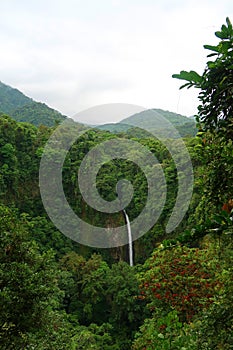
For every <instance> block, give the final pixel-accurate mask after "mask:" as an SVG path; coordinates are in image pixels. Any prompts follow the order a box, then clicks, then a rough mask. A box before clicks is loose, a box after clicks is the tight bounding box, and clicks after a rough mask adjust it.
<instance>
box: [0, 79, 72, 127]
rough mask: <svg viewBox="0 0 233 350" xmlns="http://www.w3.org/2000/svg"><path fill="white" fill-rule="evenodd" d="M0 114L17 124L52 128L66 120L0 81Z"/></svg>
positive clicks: (43, 104)
mask: <svg viewBox="0 0 233 350" xmlns="http://www.w3.org/2000/svg"><path fill="white" fill-rule="evenodd" d="M0 112H2V113H5V114H7V115H9V116H10V117H12V118H13V119H15V120H16V121H18V122H27V123H31V124H33V125H35V126H39V125H41V124H42V125H46V126H49V127H51V126H54V125H56V124H58V123H60V122H62V121H63V120H65V119H66V118H67V116H65V115H63V114H61V113H60V112H59V111H57V110H55V109H53V108H51V107H49V106H47V105H46V104H45V103H42V102H37V101H35V100H33V99H32V98H30V97H28V96H26V95H24V94H23V93H22V92H21V91H20V90H18V89H16V88H13V87H11V86H9V85H6V84H4V83H3V82H1V81H0Z"/></svg>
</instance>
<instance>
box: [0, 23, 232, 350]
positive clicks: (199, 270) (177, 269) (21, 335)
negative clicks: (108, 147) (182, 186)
mask: <svg viewBox="0 0 233 350" xmlns="http://www.w3.org/2000/svg"><path fill="white" fill-rule="evenodd" d="M215 36H216V37H217V38H218V40H219V43H218V45H216V46H212V45H205V46H204V48H205V49H207V50H209V54H208V56H207V58H208V60H207V63H206V67H205V70H204V72H203V73H202V74H198V73H196V72H194V71H190V72H187V71H181V72H180V73H179V74H174V75H173V78H178V79H181V80H184V81H185V83H184V85H183V86H182V87H181V88H183V87H187V88H196V89H198V91H199V101H200V105H199V106H198V115H197V116H196V126H194V125H193V122H191V121H190V120H188V118H185V117H184V116H179V115H176V116H175V114H174V113H171V112H165V111H161V110H160V112H161V113H162V112H163V113H165V115H166V118H168V120H169V117H170V118H171V120H170V122H171V123H173V125H175V126H176V127H177V129H178V130H179V132H180V134H181V136H182V137H183V140H184V143H185V145H186V148H187V150H188V152H189V154H190V158H191V161H192V166H193V172H194V187H193V194H192V199H191V202H190V205H189V208H187V212H186V215H185V217H184V218H183V220H182V222H181V223H180V224H179V226H178V227H177V228H176V229H175V230H173V231H172V232H171V233H166V225H167V222H168V220H169V218H170V216H171V213H172V210H173V207H174V205H175V202H176V198H177V193H178V188H179V183H178V176H177V169H176V164H175V161H174V159H173V157H172V150H173V149H174V150H177V148H178V147H179V140H178V139H176V138H171V137H170V134H166V132H165V131H164V130H163V131H164V133H163V138H164V140H165V139H166V145H169V150H170V151H169V150H168V147H166V146H165V143H164V142H163V141H162V140H158V139H157V138H155V137H154V136H153V130H151V131H152V133H150V132H149V131H148V128H149V126H148V125H146V124H145V123H146V122H145V120H146V119H143V116H141V118H142V119H140V120H141V124H140V126H141V127H134V126H133V123H134V121H133V119H132V118H133V117H131V120H130V127H129V126H128V124H127V122H129V120H128V121H127V120H123V121H122V123H119V124H118V125H112V124H111V125H107V126H104V127H101V128H92V129H89V130H88V131H87V132H85V133H83V135H82V136H80V137H79V139H78V140H77V141H76V142H75V143H74V144H73V146H72V147H71V149H70V150H69V152H68V154H67V156H66V158H65V162H64V165H63V169H62V170H63V174H62V175H63V177H62V178H63V188H64V192H65V194H66V197H67V200H68V202H69V204H70V206H71V207H72V209H73V211H74V212H75V213H76V214H77V215H78V216H79V217H80V218H81V219H82V220H83V221H85V222H87V223H89V224H91V225H95V226H100V227H118V226H121V225H124V223H125V221H124V220H125V219H124V215H123V213H122V212H117V213H114V214H105V213H102V212H100V211H98V210H95V209H93V208H92V207H90V206H88V205H87V203H86V202H85V200H84V199H83V197H82V194H81V193H80V189H79V184H78V178H77V173H78V169H79V167H80V165H81V162H82V160H83V158H84V157H85V155H86V154H87V153H88V152H89V151H90V150H92V149H93V148H94V147H95V146H96V145H98V144H100V143H101V142H104V141H107V140H114V139H117V138H120V139H124V140H133V141H136V142H138V143H139V144H141V145H143V146H145V147H146V148H147V149H149V150H150V152H152V153H153V155H155V157H156V158H157V159H158V161H159V163H160V164H161V167H162V169H163V172H164V175H165V179H166V185H167V196H166V200H165V205H164V207H163V210H162V213H161V215H160V217H159V219H158V220H157V222H156V224H155V225H154V226H153V227H152V228H151V229H150V230H149V231H148V232H147V233H146V234H145V235H143V236H142V237H140V238H139V239H137V240H136V241H134V242H133V252H134V266H130V265H129V253H128V245H125V246H121V247H116V248H109V249H106V248H102V249H101V248H92V247H89V246H85V245H82V244H79V243H77V242H74V241H72V240H71V239H69V238H68V237H66V236H65V235H63V234H62V233H61V232H60V231H59V230H58V229H57V228H56V227H55V226H54V224H53V223H52V221H51V220H50V219H49V217H48V215H47V213H46V211H45V209H44V207H43V203H42V200H41V195H40V188H39V167H40V160H41V157H42V154H43V150H44V147H45V145H46V142H47V141H48V139H49V137H50V136H51V135H52V133H53V131H54V130H55V129H56V128H57V126H58V125H59V123H61V122H62V121H63V120H65V119H66V117H65V116H63V115H61V114H60V113H59V112H57V111H55V110H53V109H51V108H49V107H48V106H46V105H45V104H42V103H37V102H35V101H33V100H32V99H30V98H28V97H26V96H24V95H23V94H22V93H20V92H19V91H18V90H15V89H12V88H10V87H8V86H6V85H4V84H2V83H1V84H0V101H1V103H0V111H1V114H0V201H1V203H0V233H1V242H0V244H1V249H0V263H1V268H0V271H1V275H0V289H1V292H0V296H1V298H0V308H1V313H0V334H1V337H0V349H2V350H21V349H22V350H24V349H29V350H63V349H64V350H65V349H67V350H82V349H83V350H91V349H94V350H168V349H171V350H181V349H182V350H213V349H220V350H221V349H222V350H228V349H233V328H232V324H233V315H232V303H233V300H232V298H233V280H232V258H233V254H232V233H233V220H232V218H233V144H232V138H233V29H232V24H231V22H230V20H229V19H228V18H227V19H226V24H224V25H222V27H221V29H220V30H219V31H217V32H216V33H215ZM157 111H158V110H157ZM139 117H140V116H138V115H136V116H135V118H139ZM129 119H130V118H129ZM70 123H74V122H73V121H72V120H70ZM120 124H121V125H120ZM75 125H76V126H77V125H78V124H77V123H75ZM135 125H138V121H136V120H135ZM78 127H79V129H80V131H85V130H86V126H84V125H81V124H80V125H78ZM144 128H145V129H146V130H147V131H145V130H144ZM132 152H133V151H132ZM131 156H132V157H133V156H134V155H133V154H131ZM55 158H56V154H55V153H52V151H51V159H55ZM180 158H181V159H183V158H184V155H183V158H182V154H180ZM185 162H186V159H184V164H183V165H185ZM122 179H127V180H129V181H130V182H131V184H132V186H133V188H134V194H133V198H132V200H131V202H130V204H129V205H128V206H127V208H126V210H127V214H128V216H129V219H130V221H132V220H134V218H136V217H137V216H138V215H139V214H140V212H141V211H142V210H143V208H144V206H145V203H146V201H147V195H148V184H147V180H146V177H145V175H144V173H143V170H142V169H140V167H139V166H137V165H136V164H135V163H133V162H132V161H130V160H124V159H113V160H111V161H109V162H107V163H105V164H104V165H103V166H102V167H101V169H100V171H99V172H98V175H97V178H96V187H97V190H98V192H99V194H100V195H101V197H102V198H104V199H105V200H107V201H112V200H114V199H115V198H116V196H117V193H116V183H117V182H118V181H119V180H122ZM159 185H160V184H159ZM161 186H162V183H161ZM184 205H185V204H184ZM151 209H152V211H153V210H156V207H155V208H151Z"/></svg>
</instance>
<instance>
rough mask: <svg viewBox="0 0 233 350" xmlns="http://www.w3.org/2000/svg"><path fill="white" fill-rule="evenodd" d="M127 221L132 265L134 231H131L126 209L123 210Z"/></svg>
mask: <svg viewBox="0 0 233 350" xmlns="http://www.w3.org/2000/svg"><path fill="white" fill-rule="evenodd" d="M123 213H124V216H125V221H126V224H127V231H128V240H129V264H130V266H133V240H132V233H131V226H130V221H129V217H128V215H127V213H126V211H125V210H123Z"/></svg>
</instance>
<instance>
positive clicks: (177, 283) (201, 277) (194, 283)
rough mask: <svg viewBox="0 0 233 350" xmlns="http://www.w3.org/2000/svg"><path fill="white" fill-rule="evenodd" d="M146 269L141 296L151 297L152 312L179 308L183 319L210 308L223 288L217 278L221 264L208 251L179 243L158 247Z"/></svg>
mask: <svg viewBox="0 0 233 350" xmlns="http://www.w3.org/2000/svg"><path fill="white" fill-rule="evenodd" d="M207 257H208V258H209V259H208V260H207ZM144 269H145V270H144V271H143V272H142V274H141V278H140V279H141V295H140V296H139V298H140V299H142V300H147V301H148V302H149V304H148V306H149V307H150V309H151V310H152V311H154V310H158V308H160V309H162V310H164V311H165V312H169V311H170V310H173V309H175V310H176V311H177V312H178V314H179V317H180V319H181V320H182V321H183V322H190V320H191V319H192V318H193V317H194V315H195V314H196V313H197V312H198V311H199V310H201V309H202V308H204V307H205V308H206V307H208V305H210V303H211V300H212V298H213V296H214V294H215V291H216V290H217V289H218V288H219V287H220V282H219V281H218V280H217V279H215V273H216V271H217V269H218V265H217V263H216V262H215V261H214V260H213V259H210V255H209V254H208V251H206V250H200V249H194V248H193V249H191V248H187V247H179V246H178V247H174V248H173V249H163V250H156V251H155V252H154V253H153V255H152V257H151V258H149V259H148V260H147V261H146V263H145V265H144Z"/></svg>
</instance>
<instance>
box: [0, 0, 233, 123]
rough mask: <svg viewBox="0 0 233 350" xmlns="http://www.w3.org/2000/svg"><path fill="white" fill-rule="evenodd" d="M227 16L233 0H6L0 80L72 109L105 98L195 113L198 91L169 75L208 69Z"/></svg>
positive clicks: (0, 12)
mask: <svg viewBox="0 0 233 350" xmlns="http://www.w3.org/2000/svg"><path fill="white" fill-rule="evenodd" d="M227 16H228V17H230V19H231V20H232V21H233V1H232V0H221V1H219V0H218V1H215V0H201V1H199V0H195V1H192V0H190V1H189V0H174V1H172V0H161V1H156V0H60V1H59V0H56V1H55V0H40V1H39V0H38V1H33V0H20V1H19V0H0V43H1V55H0V80H1V81H2V82H3V83H5V84H8V85H11V86H13V87H16V88H18V89H19V90H21V91H22V92H23V93H25V94H26V95H28V96H29V97H32V98H33V99H35V100H37V101H42V102H45V103H47V104H48V105H49V106H51V107H53V108H55V109H57V110H59V111H60V112H62V113H63V114H66V115H68V116H71V117H72V116H73V115H74V114H76V113H78V112H80V111H81V110H84V109H86V108H91V107H93V106H95V105H100V104H106V103H128V104H135V105H140V106H144V107H145V108H162V109H165V110H170V111H173V112H177V113H180V114H184V115H187V116H190V115H193V114H195V113H196V108H197V105H198V99H197V92H196V91H192V90H181V91H179V86H180V81H177V80H175V79H172V77H171V75H172V74H173V73H179V72H180V70H182V69H185V70H191V69H193V70H196V71H198V72H199V73H202V72H203V69H204V66H205V63H206V55H207V54H208V52H207V51H206V50H204V49H203V45H204V44H215V43H216V42H217V41H216V40H217V39H215V36H214V32H215V31H216V30H219V29H220V27H221V25H222V24H223V23H225V18H226V17H227ZM111 118H112V119H114V120H111ZM117 119H118V118H117V117H111V116H109V118H108V117H107V116H106V120H105V122H110V121H117ZM119 119H121V118H120V117H119ZM87 122H88V120H87ZM96 122H98V121H97V120H96ZM101 122H103V120H101Z"/></svg>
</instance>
